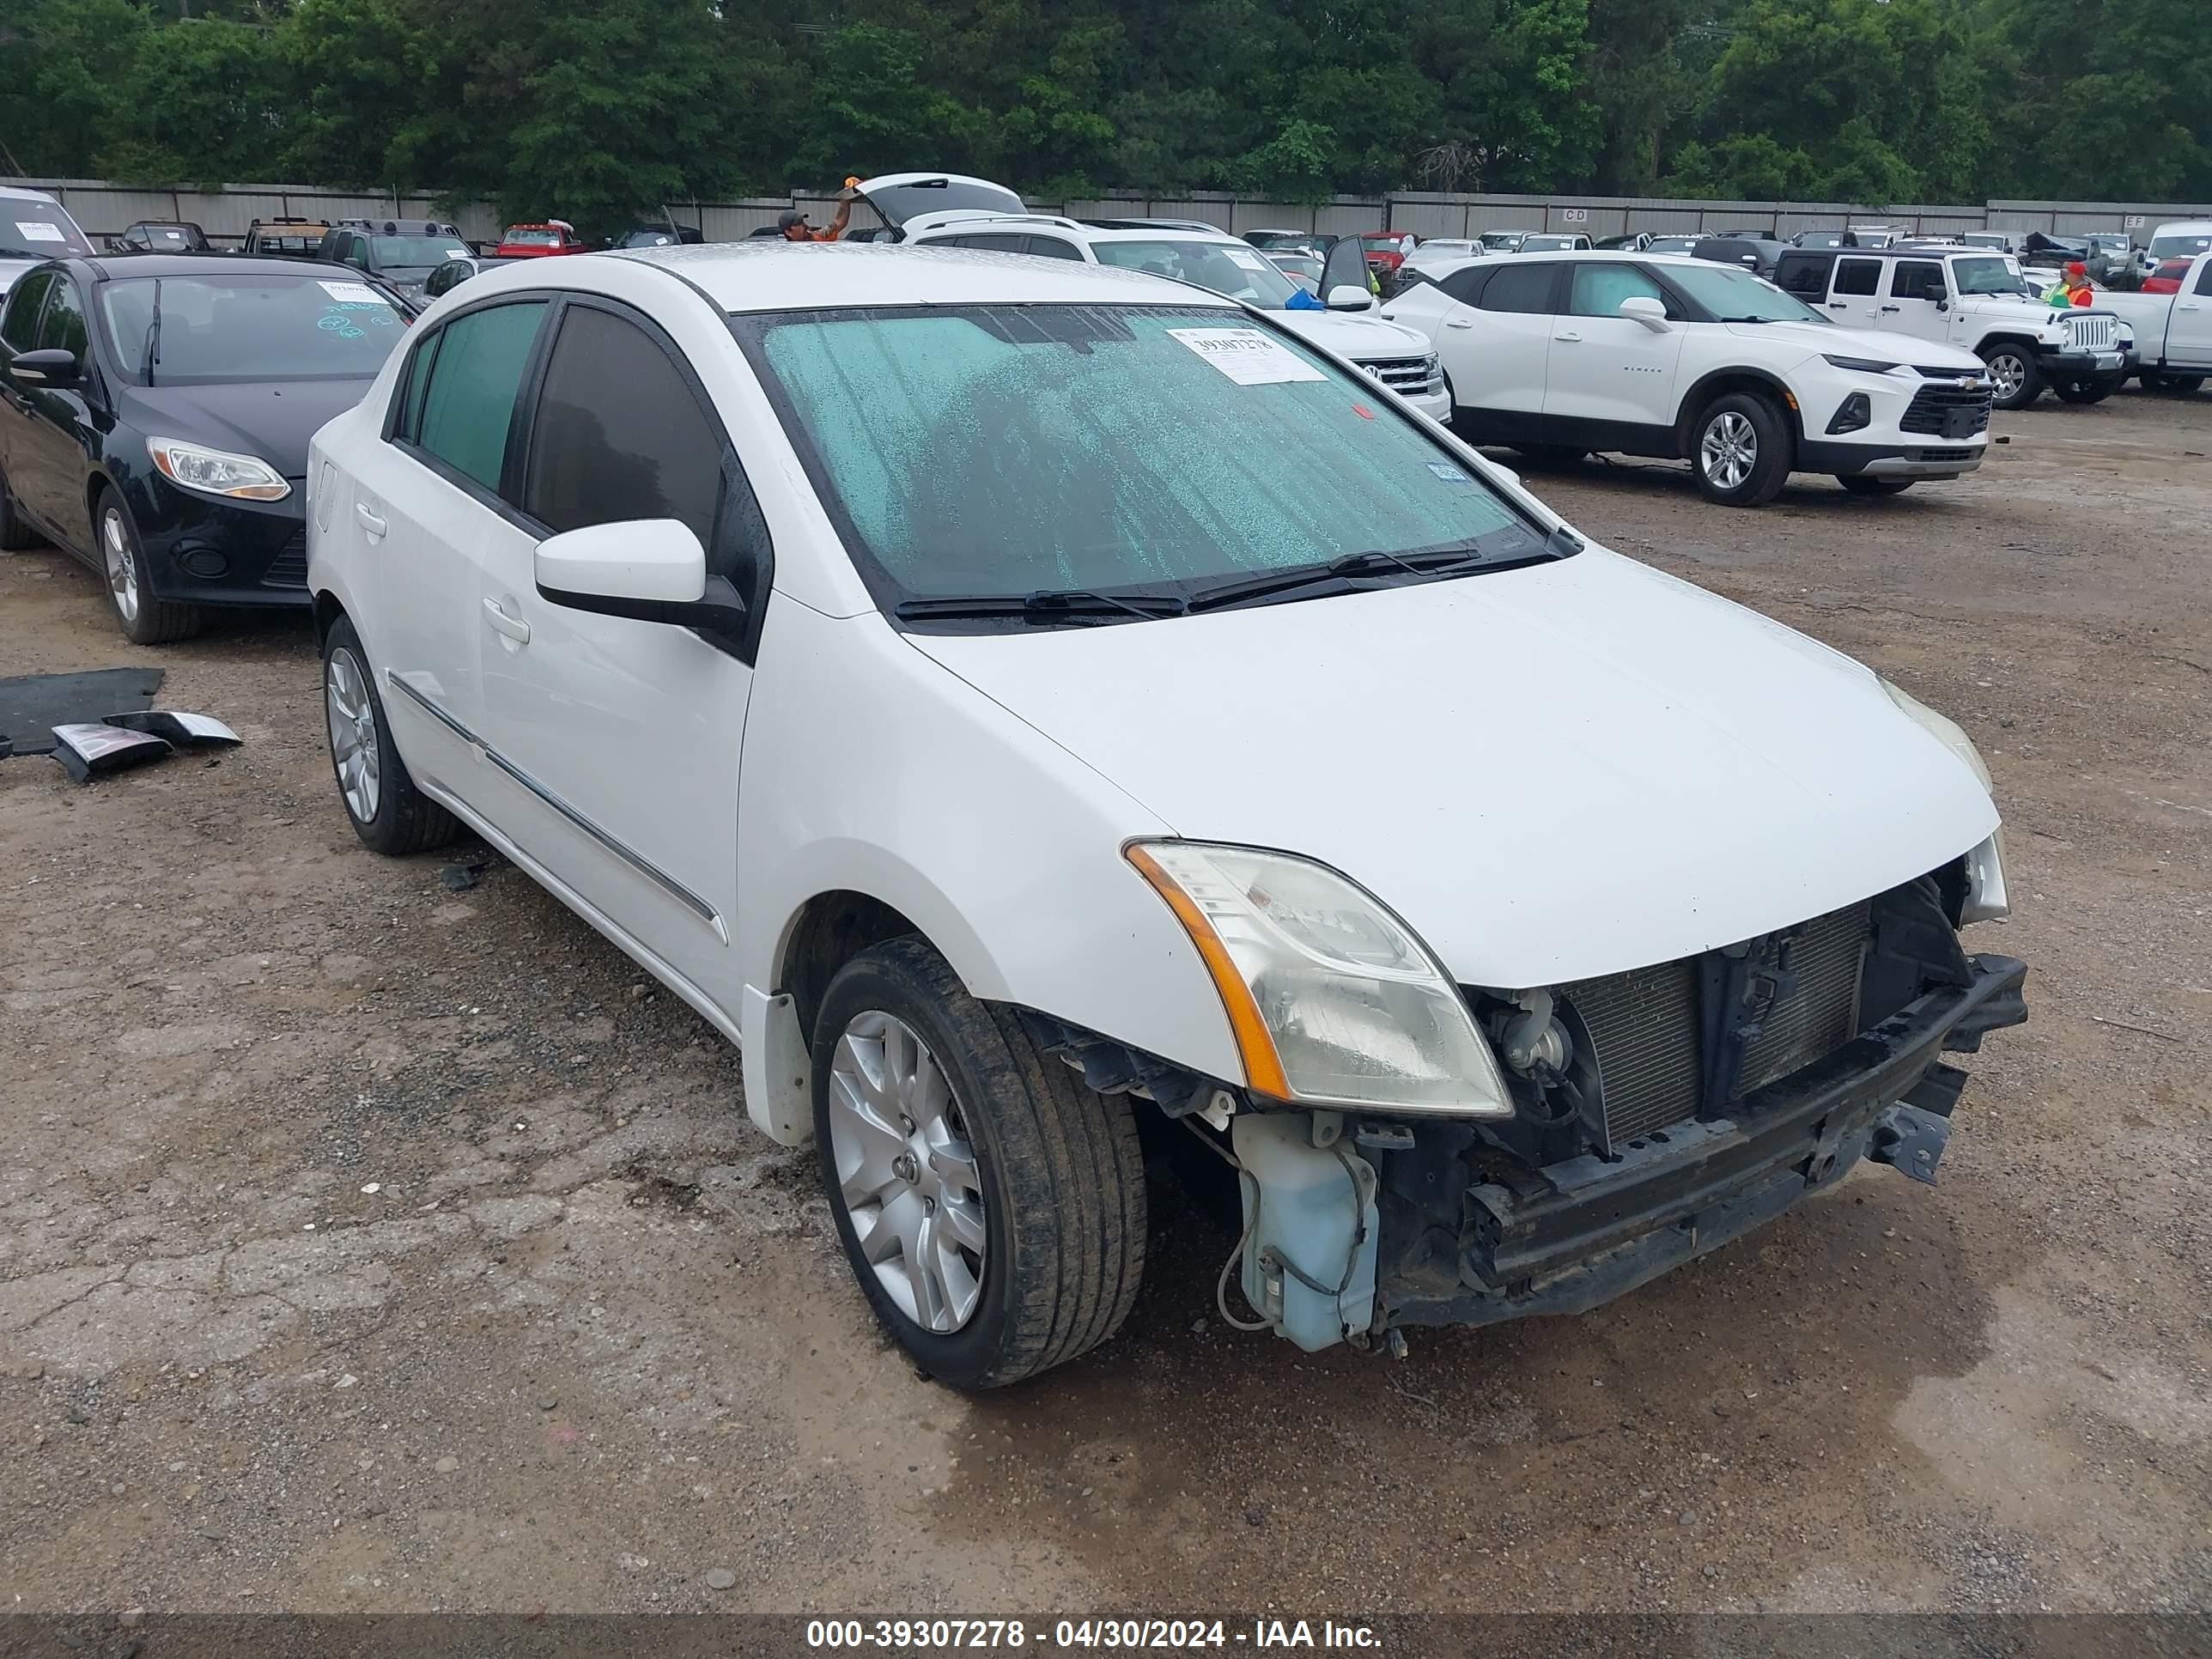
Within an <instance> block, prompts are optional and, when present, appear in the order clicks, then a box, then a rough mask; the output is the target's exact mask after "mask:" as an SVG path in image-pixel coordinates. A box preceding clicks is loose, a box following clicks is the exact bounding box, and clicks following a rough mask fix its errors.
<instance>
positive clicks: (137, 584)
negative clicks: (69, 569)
mask: <svg viewBox="0 0 2212 1659" xmlns="http://www.w3.org/2000/svg"><path fill="white" fill-rule="evenodd" d="M92 538H93V545H94V548H95V549H96V550H98V552H99V554H100V576H101V579H102V580H105V581H106V584H107V607H108V609H109V610H110V611H113V612H114V613H115V625H116V626H117V627H118V628H120V629H122V630H123V637H124V638H125V639H126V640H128V641H131V644H133V645H173V644H174V643H175V642H176V641H179V640H188V639H190V638H191V636H192V635H195V634H197V633H198V632H199V631H200V628H201V626H202V624H203V623H204V622H205V620H206V613H205V612H204V611H202V610H201V609H200V608H199V606H197V605H179V604H178V603H177V602H176V601H174V600H173V599H159V598H156V597H155V592H154V584H153V582H152V581H151V580H149V578H148V575H147V569H146V550H145V548H144V547H143V545H142V544H140V542H139V540H138V526H137V525H135V524H133V523H131V510H130V508H128V507H125V506H124V505H123V497H121V496H120V495H117V494H116V493H115V491H114V490H112V489H102V490H101V491H100V500H99V501H98V502H97V503H96V504H95V505H94V507H93V510H92Z"/></svg>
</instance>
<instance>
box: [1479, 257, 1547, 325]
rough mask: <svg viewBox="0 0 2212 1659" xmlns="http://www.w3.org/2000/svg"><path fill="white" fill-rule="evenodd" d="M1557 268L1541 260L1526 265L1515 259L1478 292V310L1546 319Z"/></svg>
mask: <svg viewBox="0 0 2212 1659" xmlns="http://www.w3.org/2000/svg"><path fill="white" fill-rule="evenodd" d="M1558 270H1559V266H1558V265H1556V264H1547V263H1546V262H1544V261H1542V260H1538V261H1536V262H1534V263H1533V264H1520V263H1518V262H1517V260H1516V263H1514V264H1509V265H1506V266H1504V267H1503V268H1501V269H1500V270H1496V271H1493V272H1492V274H1491V278H1490V281H1489V283H1488V284H1487V285H1486V287H1485V288H1484V289H1483V290H1482V308H1483V309H1484V310H1485V311H1510V312H1518V313H1523V314H1527V315H1533V316H1539V317H1543V316H1549V315H1550V314H1551V311H1552V289H1553V285H1554V283H1553V278H1554V276H1556V274H1557V272H1558Z"/></svg>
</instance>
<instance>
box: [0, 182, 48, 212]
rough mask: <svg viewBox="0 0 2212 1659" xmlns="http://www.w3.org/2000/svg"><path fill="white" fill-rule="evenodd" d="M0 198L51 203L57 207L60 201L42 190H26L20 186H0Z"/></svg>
mask: <svg viewBox="0 0 2212 1659" xmlns="http://www.w3.org/2000/svg"><path fill="white" fill-rule="evenodd" d="M0 196H5V197H8V198H9V199H10V200H11V201H17V202H51V203H52V204H53V205H54V206H56V207H59V206H60V205H61V200H60V198H59V197H56V196H53V195H52V194H50V193H49V192H47V191H43V190H26V189H24V188H23V187H22V186H21V185H0Z"/></svg>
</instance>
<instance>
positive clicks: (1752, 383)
mask: <svg viewBox="0 0 2212 1659" xmlns="http://www.w3.org/2000/svg"><path fill="white" fill-rule="evenodd" d="M1730 392H1747V393H1748V394H1750V395H1751V396H1753V397H1755V398H1765V399H1766V400H1767V401H1768V402H1769V403H1771V404H1779V405H1781V408H1782V413H1783V415H1784V417H1785V418H1786V419H1787V420H1788V421H1789V422H1790V438H1791V440H1792V441H1802V439H1803V438H1804V436H1805V417H1804V411H1803V410H1800V409H1799V408H1798V407H1797V398H1796V393H1794V392H1791V391H1790V388H1789V387H1788V386H1784V385H1783V384H1782V382H1781V381H1779V380H1775V379H1773V378H1772V377H1771V375H1766V374H1759V373H1758V372H1757V371H1756V370H1753V369H1747V368H1732V369H1723V371H1721V372H1720V373H1719V374H1715V375H1713V376H1711V378H1710V379H1707V380H1700V381H1699V382H1698V384H1697V385H1696V386H1693V387H1692V388H1691V390H1690V395H1689V396H1688V397H1686V398H1683V399H1682V412H1681V415H1680V418H1679V419H1678V421H1677V422H1676V424H1675V428H1674V447H1675V449H1676V451H1677V452H1678V453H1680V454H1681V455H1684V456H1687V455H1688V454H1689V453H1690V438H1691V434H1692V429H1693V428H1695V427H1696V426H1697V423H1698V417H1699V416H1701V415H1703V414H1704V413H1705V410H1706V409H1707V408H1708V407H1710V406H1711V404H1712V402H1713V400H1714V399H1715V398H1725V397H1727V396H1728V395H1729V393H1730Z"/></svg>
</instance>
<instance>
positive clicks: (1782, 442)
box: [1383, 252, 1991, 507]
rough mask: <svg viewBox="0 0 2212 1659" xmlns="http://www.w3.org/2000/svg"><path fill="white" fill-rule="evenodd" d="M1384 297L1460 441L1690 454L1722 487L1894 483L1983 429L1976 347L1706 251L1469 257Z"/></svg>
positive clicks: (1559, 450)
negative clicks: (1415, 338)
mask: <svg viewBox="0 0 2212 1659" xmlns="http://www.w3.org/2000/svg"><path fill="white" fill-rule="evenodd" d="M1383 315H1384V316H1386V317H1389V318H1390V319H1394V320H1395V321H1398V322H1401V323H1406V324H1408V325H1412V326H1413V327H1415V328H1418V329H1419V330H1420V331H1422V332H1423V333H1424V334H1425V335H1426V336H1427V337H1429V338H1430V339H1431V341H1432V342H1434V343H1435V345H1436V348H1437V355H1438V356H1440V357H1441V358H1442V360H1443V369H1444V373H1445V375H1446V376H1447V377H1448V379H1449V383H1450V385H1451V387H1452V393H1453V398H1452V401H1453V408H1452V428H1453V430H1454V431H1455V432H1456V433H1458V434H1459V435H1461V436H1462V437H1463V438H1466V439H1467V440H1468V441H1470V442H1473V443H1494V444H1506V445H1510V446H1512V447H1515V448H1517V449H1521V450H1523V451H1526V452H1528V453H1530V454H1532V455H1534V456H1536V457H1538V458H1540V459H1541V458H1547V457H1548V458H1552V459H1565V458H1568V457H1571V456H1578V455H1581V454H1583V453H1587V452H1588V451H1590V450H1612V451H1619V452H1620V453H1626V454H1630V455H1656V456H1662V457H1667V458H1670V459H1686V460H1688V461H1689V462H1690V464H1691V466H1692V470H1693V471H1694V472H1695V473H1696V475H1697V479H1698V484H1699V488H1700V489H1703V490H1704V491H1705V495H1707V496H1708V497H1710V498H1711V499H1712V500H1714V501H1721V502H1723V503H1725V504H1727V505H1729V506H1732V507H1756V506H1758V505H1759V504H1760V503H1761V502H1763V501H1771V500H1772V499H1773V498H1774V497H1775V496H1776V495H1778V494H1779V493H1780V492H1781V489H1782V486H1783V483H1784V480H1785V479H1787V478H1788V477H1789V475H1790V473H1791V472H1793V471H1796V472H1826V473H1831V474H1832V475H1833V476H1834V477H1836V479H1837V480H1838V482H1839V483H1842V484H1843V486H1844V488H1845V489H1850V490H1852V491H1855V492H1857V493H1859V494H1863V495H1894V494H1896V493H1897V492H1898V491H1899V490H1902V489H1906V488H1908V487H1910V486H1911V484H1912V483H1915V482H1916V481H1917V480H1920V479H1924V478H1955V477H1958V476H1959V475H1960V474H1961V473H1964V472H1971V471H1973V470H1974V469H1975V468H1976V467H1978V466H1979V465H1981V464H1982V453H1983V450H1984V447H1986V446H1987V444H1988V442H1989V435H1988V431H1989V423H1990V404H1991V391H1990V378H1989V374H1988V371H1987V369H1986V368H1984V365H1983V363H1982V362H1981V360H1980V359H1979V358H1978V357H1976V356H1973V355H1972V353H1970V352H1966V351H1963V350H1960V349H1958V348H1957V347H1955V346H1949V345H1943V344H1940V343H1936V342H1934V341H1929V340H1919V339H1908V338H1902V337H1898V336H1895V335H1883V334H1875V333H1871V332H1865V331H1857V330H1853V329H1846V328H1839V327H1838V326H1837V325H1835V324H1833V323H1832V322H1830V321H1829V320H1828V319H1827V318H1826V317H1825V316H1824V315H1822V314H1821V313H1820V312H1817V311H1814V310H1813V309H1812V308H1811V307H1808V306H1807V305H1805V304H1804V303H1803V302H1802V301H1798V300H1796V299H1793V298H1792V297H1791V296H1790V295H1787V294H1784V293H1783V292H1782V291H1781V290H1780V289H1777V288H1776V287H1774V286H1773V284H1771V283H1767V282H1765V281H1764V280H1762V279H1761V278H1759V277H1757V276H1752V275H1751V274H1750V273H1749V272H1747V271H1743V270H1736V269H1735V268H1733V267H1731V266H1728V265H1723V264H1715V263H1712V262H1711V261H1707V260H1704V259H1692V258H1673V257H1669V256H1666V255H1656V254H1648V253H1644V254H1638V253H1613V252H1590V253H1564V254H1557V255H1548V256H1540V257H1535V258H1531V257H1528V256H1526V255H1523V256H1522V257H1520V258H1512V259H1484V260H1474V261H1470V262H1469V263H1468V264H1463V265H1461V266H1458V267H1456V268H1455V269H1453V270H1447V271H1445V272H1443V273H1442V274H1441V275H1438V276H1430V277H1429V278H1428V279H1427V280H1416V281H1414V282H1413V283H1410V284H1409V285H1408V286H1407V288H1406V289H1403V290H1402V291H1401V293H1399V294H1398V295H1396V296H1395V298H1393V299H1392V300H1391V301H1390V302H1389V305H1387V306H1385V307H1383Z"/></svg>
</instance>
